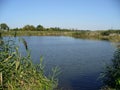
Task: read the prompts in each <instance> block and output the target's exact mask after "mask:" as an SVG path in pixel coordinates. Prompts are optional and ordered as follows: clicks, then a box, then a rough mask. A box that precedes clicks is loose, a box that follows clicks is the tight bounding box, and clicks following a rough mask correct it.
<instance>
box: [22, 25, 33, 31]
mask: <svg viewBox="0 0 120 90" xmlns="http://www.w3.org/2000/svg"><path fill="white" fill-rule="evenodd" d="M23 30H27V31H35V27H34V26H33V25H25V26H24V27H23Z"/></svg>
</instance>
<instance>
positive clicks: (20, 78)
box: [0, 39, 58, 90]
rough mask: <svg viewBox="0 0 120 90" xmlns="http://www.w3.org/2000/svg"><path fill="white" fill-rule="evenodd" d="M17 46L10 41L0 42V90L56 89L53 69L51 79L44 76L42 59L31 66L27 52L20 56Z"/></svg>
mask: <svg viewBox="0 0 120 90" xmlns="http://www.w3.org/2000/svg"><path fill="white" fill-rule="evenodd" d="M18 49H19V48H18V46H17V45H16V44H15V42H14V41H13V40H11V39H8V40H3V39H1V40H0V90H53V89H55V88H56V87H57V84H58V80H57V79H56V74H57V72H58V69H57V68H55V69H53V74H52V75H51V77H49V78H48V77H47V76H45V74H44V65H43V63H42V61H43V59H42V58H40V63H39V64H33V62H32V60H31V55H30V52H29V50H26V52H27V55H26V56H22V55H21V53H20V52H19V50H18Z"/></svg>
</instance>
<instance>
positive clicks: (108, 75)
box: [102, 48, 120, 90]
mask: <svg viewBox="0 0 120 90" xmlns="http://www.w3.org/2000/svg"><path fill="white" fill-rule="evenodd" d="M102 76H103V77H102V79H103V82H104V83H105V84H106V85H107V86H109V87H112V88H115V89H117V90H119V89H120V48H118V49H117V50H116V52H115V53H114V58H113V59H112V64H111V65H109V66H107V67H106V71H105V72H103V73H102Z"/></svg>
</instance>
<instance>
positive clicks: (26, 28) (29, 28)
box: [0, 23, 120, 36]
mask: <svg viewBox="0 0 120 90" xmlns="http://www.w3.org/2000/svg"><path fill="white" fill-rule="evenodd" d="M0 30H3V31H9V30H13V31H61V30H62V31H77V32H84V33H85V32H90V30H76V29H61V28H59V27H50V28H45V27H43V26H42V25H40V24H39V25H37V26H36V27H35V26H34V25H25V26H23V27H22V28H13V29H10V27H9V26H8V25H7V24H6V23H1V24H0ZM98 32H99V33H100V34H101V35H102V36H109V35H110V34H120V29H119V30H112V29H111V30H101V31H98Z"/></svg>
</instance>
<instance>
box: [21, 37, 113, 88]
mask: <svg viewBox="0 0 120 90" xmlns="http://www.w3.org/2000/svg"><path fill="white" fill-rule="evenodd" d="M24 38H25V40H26V41H27V43H28V46H29V48H30V50H31V51H32V52H31V54H32V58H33V60H34V63H38V62H39V58H40V56H41V55H42V56H43V57H44V63H45V64H46V68H45V69H46V71H49V70H51V68H52V67H55V66H58V67H60V69H61V74H60V75H59V77H58V79H59V87H61V88H62V90H99V89H100V87H101V85H102V83H101V82H100V80H99V79H98V77H99V75H100V72H102V71H103V70H104V68H105V64H107V63H109V62H110V60H111V58H112V56H113V52H114V50H115V47H113V46H112V44H111V42H108V41H97V40H84V39H76V38H72V37H64V36H30V37H24ZM21 51H22V52H23V53H25V49H24V47H23V45H22V46H21ZM46 73H47V72H46Z"/></svg>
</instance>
